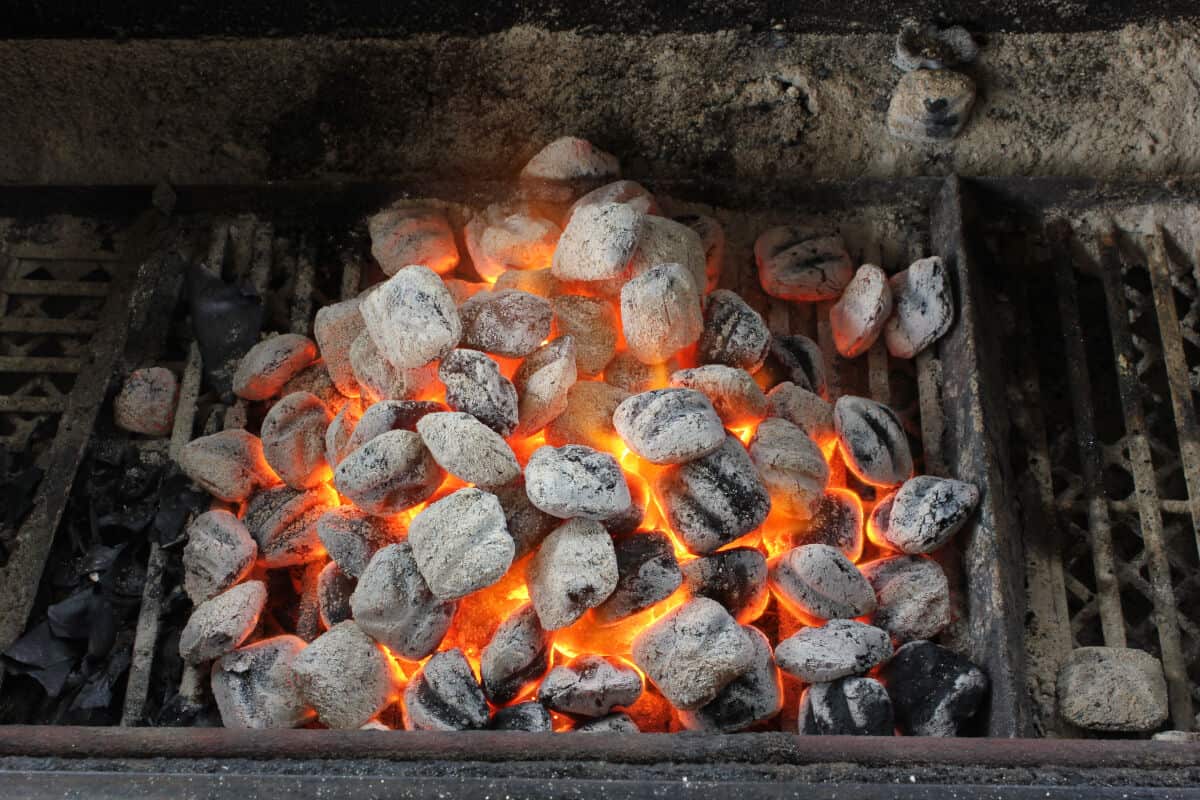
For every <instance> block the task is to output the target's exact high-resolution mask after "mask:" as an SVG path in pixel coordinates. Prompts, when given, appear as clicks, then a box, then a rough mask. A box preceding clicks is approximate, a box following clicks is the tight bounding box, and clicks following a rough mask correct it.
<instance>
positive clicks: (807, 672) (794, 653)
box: [775, 619, 892, 683]
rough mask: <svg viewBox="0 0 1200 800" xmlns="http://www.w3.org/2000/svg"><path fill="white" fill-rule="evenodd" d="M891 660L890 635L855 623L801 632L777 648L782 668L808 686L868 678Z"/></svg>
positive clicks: (836, 622) (842, 621) (839, 622)
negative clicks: (840, 680)
mask: <svg viewBox="0 0 1200 800" xmlns="http://www.w3.org/2000/svg"><path fill="white" fill-rule="evenodd" d="M891 656H892V641H891V639H889V638H888V635H887V632H886V631H883V630H880V629H879V628H876V627H874V626H871V625H864V624H863V623H861V622H857V621H855V620H852V619H831V620H829V622H827V623H826V624H825V625H823V626H821V627H819V628H801V629H800V631H799V632H797V633H796V634H794V635H792V636H790V637H788V638H787V639H784V640H783V641H782V642H780V643H779V644H778V646H776V648H775V658H776V660H777V661H778V662H779V668H780V669H781V670H783V671H784V672H786V673H788V674H789V675H793V676H795V677H796V678H798V679H799V680H801V681H803V682H805V683H823V682H826V681H833V680H837V679H838V678H846V677H850V676H852V675H865V674H866V673H867V672H869V671H871V670H872V669H874V668H875V667H876V666H878V665H879V664H882V663H883V662H884V661H887V660H888V659H889V658H891Z"/></svg>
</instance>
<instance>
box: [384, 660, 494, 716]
mask: <svg viewBox="0 0 1200 800" xmlns="http://www.w3.org/2000/svg"><path fill="white" fill-rule="evenodd" d="M487 723H488V704H487V699H486V698H485V697H484V696H483V689H482V688H480V686H479V682H478V681H477V680H476V679H475V673H474V672H473V671H472V670H471V665H470V664H469V663H468V662H467V659H466V657H465V656H464V655H463V653H462V651H461V650H459V649H458V648H455V649H453V650H443V651H442V652H440V653H435V654H434V656H433V657H432V658H430V659H429V660H428V661H426V662H425V666H424V667H422V668H421V671H420V672H418V673H417V674H416V675H415V676H414V677H413V679H412V680H411V681H409V684H408V687H407V688H406V689H405V690H404V727H405V728H407V729H408V730H410V731H465V730H471V729H475V728H484V727H487Z"/></svg>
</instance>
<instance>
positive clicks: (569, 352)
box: [513, 336, 579, 437]
mask: <svg viewBox="0 0 1200 800" xmlns="http://www.w3.org/2000/svg"><path fill="white" fill-rule="evenodd" d="M578 376H579V373H578V370H577V369H576V367H575V340H574V339H572V338H571V337H570V336H560V337H558V338H557V339H553V340H551V341H549V342H547V343H546V344H544V345H542V346H541V347H539V348H538V349H537V350H534V351H533V352H532V353H530V354H529V356H528V357H527V358H526V359H525V360H524V361H523V362H521V366H520V367H518V368H517V372H516V374H515V375H513V385H515V386H516V388H517V396H518V397H519V398H520V399H519V400H518V403H517V416H518V418H519V422H518V423H517V430H516V434H517V435H518V436H522V437H525V436H532V435H533V434H535V433H537V432H538V431H540V430H541V429H542V428H544V427H546V425H547V424H549V423H550V422H552V421H553V420H555V419H557V418H558V416H559V415H560V414H562V413H563V412H564V411H566V409H567V392H569V391H570V390H571V387H572V386H574V385H575V380H576V379H577V378H578Z"/></svg>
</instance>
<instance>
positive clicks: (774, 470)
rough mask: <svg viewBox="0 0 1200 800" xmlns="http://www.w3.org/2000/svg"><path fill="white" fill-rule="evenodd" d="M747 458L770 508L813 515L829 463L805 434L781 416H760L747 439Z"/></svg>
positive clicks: (791, 514)
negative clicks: (758, 479) (756, 426)
mask: <svg viewBox="0 0 1200 800" xmlns="http://www.w3.org/2000/svg"><path fill="white" fill-rule="evenodd" d="M750 459H751V460H752V461H753V462H754V466H755V467H756V468H757V469H758V474H759V477H761V478H762V482H763V483H764V484H765V485H766V487H767V490H768V491H769V492H770V493H771V504H772V507H773V508H775V509H776V510H778V511H781V512H782V513H784V514H786V515H787V516H789V517H792V518H794V519H800V520H804V519H808V518H809V517H811V516H812V515H813V513H814V510H815V508H814V507H815V505H816V503H817V502H818V501H819V500H820V499H821V497H822V495H823V494H824V492H825V487H826V485H828V483H829V465H828V464H827V463H826V462H825V456H824V454H822V453H821V448H819V447H817V443H816V442H814V441H813V440H812V439H811V438H809V436H808V434H806V433H805V432H804V431H803V430H801V429H800V428H798V427H796V426H795V425H793V424H792V423H790V422H788V421H787V420H785V419H780V418H778V417H770V418H768V419H764V420H763V421H762V423H761V424H759V426H758V429H757V430H756V431H755V432H754V438H752V439H751V440H750Z"/></svg>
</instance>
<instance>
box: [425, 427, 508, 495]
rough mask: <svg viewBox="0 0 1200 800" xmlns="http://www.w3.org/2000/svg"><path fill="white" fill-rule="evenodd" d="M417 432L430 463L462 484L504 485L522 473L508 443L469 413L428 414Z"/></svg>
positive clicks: (485, 486)
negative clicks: (431, 461)
mask: <svg viewBox="0 0 1200 800" xmlns="http://www.w3.org/2000/svg"><path fill="white" fill-rule="evenodd" d="M417 433H419V434H421V440H422V441H424V442H425V446H426V447H427V448H429V452H430V453H431V454H432V455H433V460H434V461H436V462H438V464H439V465H440V466H441V468H442V469H444V470H446V471H447V472H449V473H450V474H451V475H453V476H455V477H456V478H459V479H460V480H462V481H463V482H464V483H473V484H475V485H477V486H482V487H484V488H487V487H490V486H503V485H504V484H506V483H509V482H511V481H513V480H515V479H516V478H517V477H518V476H519V475H520V474H521V465H520V464H518V463H517V457H516V455H515V454H514V453H513V451H512V448H511V447H509V446H508V442H506V441H504V438H503V437H502V436H500V434H498V433H496V432H495V431H494V430H492V429H491V428H489V427H488V426H487V425H484V424H483V423H482V422H480V421H479V420H477V419H475V418H474V417H473V416H471V415H470V414H464V413H462V412H461V411H445V412H441V413H437V414H428V415H426V416H424V417H422V418H421V420H420V421H419V422H417Z"/></svg>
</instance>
